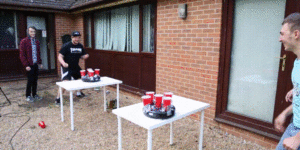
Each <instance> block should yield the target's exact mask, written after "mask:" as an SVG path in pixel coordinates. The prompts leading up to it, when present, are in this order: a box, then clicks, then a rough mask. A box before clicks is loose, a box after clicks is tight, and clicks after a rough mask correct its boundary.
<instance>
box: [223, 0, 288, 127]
mask: <svg viewBox="0 0 300 150" xmlns="http://www.w3.org/2000/svg"><path fill="white" fill-rule="evenodd" d="M285 3H286V2H285V1H284V0H264V1H261V0H236V1H235V11H234V20H233V37H232V38H233V39H232V40H233V41H232V50H231V65H230V78H229V91H228V104H227V110H228V111H230V112H234V113H237V114H240V115H243V116H247V117H251V118H255V119H258V120H262V121H266V122H270V123H271V122H272V119H273V112H274V104H275V96H276V89H277V78H278V71H279V66H280V64H279V63H280V60H279V58H278V57H280V52H281V43H280V42H279V41H278V39H279V32H280V29H281V23H282V21H283V19H284V13H285Z"/></svg>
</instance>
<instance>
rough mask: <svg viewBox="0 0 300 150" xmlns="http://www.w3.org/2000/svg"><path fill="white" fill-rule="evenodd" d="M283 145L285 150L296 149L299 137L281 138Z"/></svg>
mask: <svg viewBox="0 0 300 150" xmlns="http://www.w3.org/2000/svg"><path fill="white" fill-rule="evenodd" d="M282 144H283V147H284V148H285V149H287V150H297V149H298V147H299V145H300V139H299V138H297V137H296V136H292V137H289V138H286V139H284V140H283V143H282Z"/></svg>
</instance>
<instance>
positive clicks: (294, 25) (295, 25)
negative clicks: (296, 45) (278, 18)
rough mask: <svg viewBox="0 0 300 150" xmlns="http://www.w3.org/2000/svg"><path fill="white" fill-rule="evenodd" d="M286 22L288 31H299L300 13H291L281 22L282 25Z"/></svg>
mask: <svg viewBox="0 0 300 150" xmlns="http://www.w3.org/2000/svg"><path fill="white" fill-rule="evenodd" d="M286 23H288V25H289V27H290V31H291V32H292V31H295V30H299V31H300V13H298V12H296V13H292V14H290V15H288V16H287V17H286V18H285V19H284V20H283V22H282V25H284V24H286Z"/></svg>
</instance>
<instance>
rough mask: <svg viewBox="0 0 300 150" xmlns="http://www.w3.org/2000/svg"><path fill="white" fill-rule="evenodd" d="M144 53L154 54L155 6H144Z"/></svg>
mask: <svg viewBox="0 0 300 150" xmlns="http://www.w3.org/2000/svg"><path fill="white" fill-rule="evenodd" d="M143 7H144V8H143V52H152V53H153V52H154V21H155V20H154V19H155V12H154V10H155V9H154V6H153V4H148V5H145V6H143Z"/></svg>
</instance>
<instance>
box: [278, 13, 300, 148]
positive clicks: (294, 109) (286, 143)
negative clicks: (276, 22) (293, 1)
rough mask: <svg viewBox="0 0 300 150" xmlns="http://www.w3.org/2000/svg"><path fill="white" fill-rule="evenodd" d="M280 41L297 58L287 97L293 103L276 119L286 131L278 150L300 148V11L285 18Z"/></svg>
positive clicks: (280, 129)
mask: <svg viewBox="0 0 300 150" xmlns="http://www.w3.org/2000/svg"><path fill="white" fill-rule="evenodd" d="M279 41H280V42H281V43H282V44H283V46H284V48H285V51H290V52H293V53H294V54H296V56H297V58H296V60H295V61H294V67H293V70H292V83H293V89H291V90H290V91H289V92H288V93H287V94H286V97H285V99H286V101H287V102H288V101H290V102H292V104H291V105H290V106H289V107H287V108H286V109H285V110H283V111H282V112H281V113H280V114H279V115H278V116H277V118H276V119H275V121H274V127H275V130H276V131H278V132H284V133H283V135H282V137H281V139H280V141H279V143H278V145H277V147H276V150H285V149H287V150H300V148H299V146H300V13H292V14H290V15H289V16H287V17H286V18H285V19H284V21H283V23H282V28H281V31H280V39H279ZM291 114H293V122H291V123H290V124H289V125H288V127H287V128H286V129H285V127H284V123H285V122H286V120H287V117H288V116H289V115H291Z"/></svg>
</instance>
